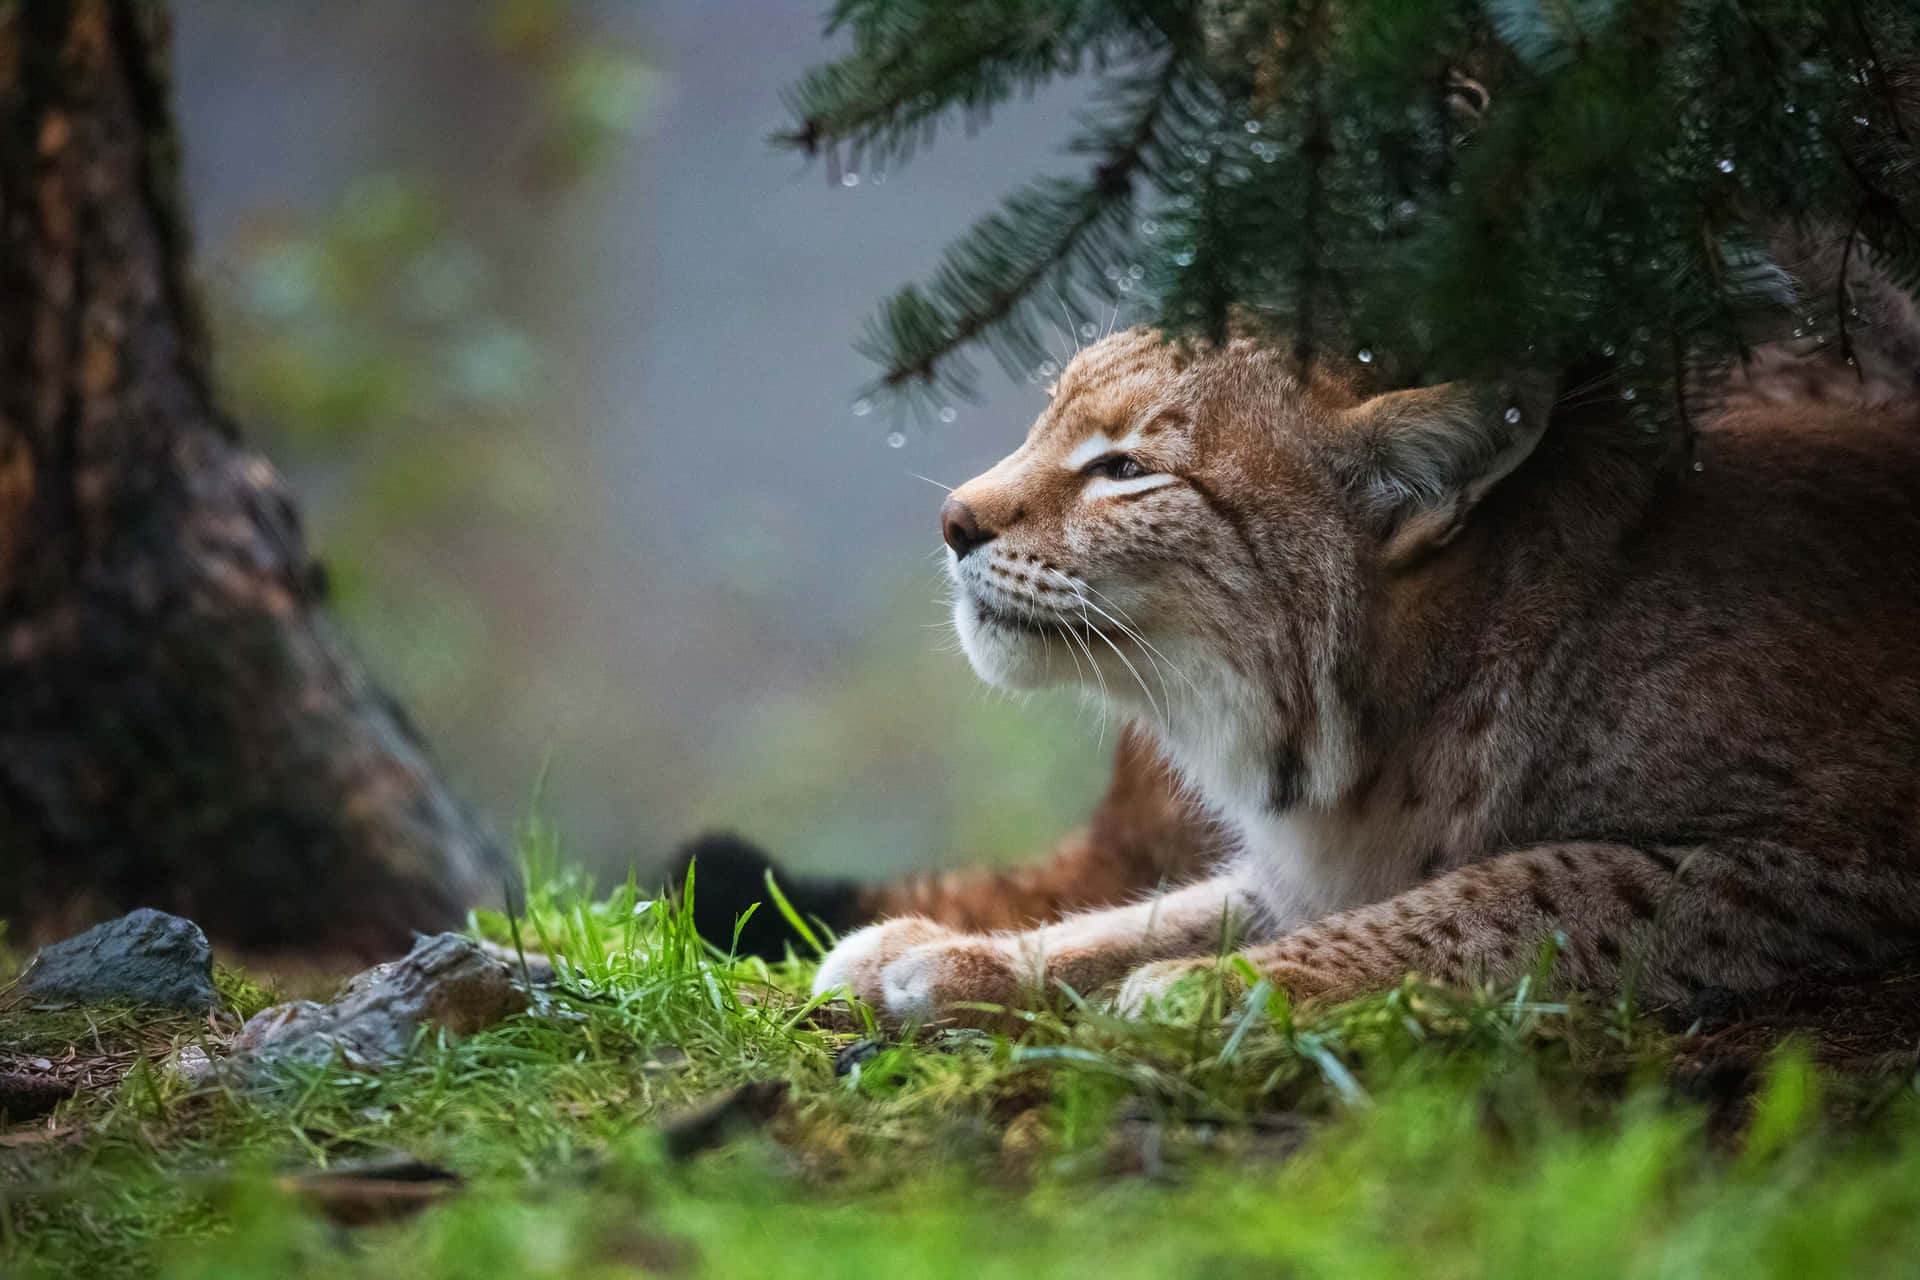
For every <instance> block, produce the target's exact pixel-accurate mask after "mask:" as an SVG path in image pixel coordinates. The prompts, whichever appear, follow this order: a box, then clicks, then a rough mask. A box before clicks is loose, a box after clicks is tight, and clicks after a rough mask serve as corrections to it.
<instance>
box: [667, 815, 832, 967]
mask: <svg viewBox="0 0 1920 1280" xmlns="http://www.w3.org/2000/svg"><path fill="white" fill-rule="evenodd" d="M689 863H692V864H693V865H694V873H693V926H694V928H696V929H698V930H699V931H700V936H701V937H703V938H705V939H706V940H707V941H708V942H711V943H712V944H713V945H714V946H716V947H719V948H720V949H721V950H723V951H724V950H726V949H727V948H728V947H731V946H734V945H735V944H734V938H733V930H734V925H735V922H737V921H738V920H739V919H740V917H741V916H742V915H744V914H746V911H747V908H749V907H751V906H752V905H753V904H754V903H756V902H757V903H760V904H761V905H760V909H759V910H758V911H755V912H754V913H753V918H752V919H751V920H749V921H747V923H746V927H745V928H743V929H741V930H740V941H739V944H738V947H737V950H738V952H739V954H741V955H743V956H748V955H750V956H764V957H766V958H767V959H769V960H777V959H779V958H780V957H781V956H782V955H784V954H785V953H786V949H787V947H788V946H792V947H793V950H794V953H795V954H796V955H805V954H806V953H807V945H806V942H805V941H804V940H803V939H802V938H801V937H800V935H799V934H797V933H795V932H794V929H793V926H792V925H790V924H788V923H787V919H786V917H785V916H783V915H781V914H780V909H779V908H778V907H777V906H775V905H774V904H773V902H772V901H770V899H769V896H768V894H767V872H769V871H771V872H773V877H774V880H775V882H776V883H778V884H779V886H780V892H781V893H783V894H785V895H786V897H787V901H788V902H790V903H792V904H793V908H794V910H796V911H798V912H799V913H800V918H801V919H803V920H805V921H806V922H807V923H808V924H809V925H814V922H815V921H816V920H818V921H821V922H824V923H825V924H826V925H827V927H828V928H830V929H832V930H833V931H834V932H835V933H844V932H845V931H847V930H848V929H851V928H853V927H854V926H855V925H859V924H864V923H865V920H864V919H862V918H861V915H860V902H859V897H860V895H859V887H858V886H857V885H856V884H855V883H854V882H853V881H851V880H829V879H824V878H821V877H816V876H793V875H789V874H787V873H786V872H784V871H782V870H781V869H780V866H779V864H778V863H776V862H775V861H774V860H773V859H772V858H771V857H769V856H768V855H767V853H766V851H765V850H763V849H761V848H760V846H759V845H757V844H754V843H753V842H752V841H749V840H746V839H744V838H742V837H740V836H737V835H734V834H733V833H731V832H708V833H707V834H705V835H702V836H696V837H695V838H694V839H692V840H689V841H688V842H687V843H685V844H683V845H681V846H680V848H679V850H678V851H677V852H675V854H674V855H673V861H672V862H671V863H670V864H669V866H668V872H667V876H668V880H667V887H668V888H669V889H670V890H672V891H673V892H674V893H678V892H680V890H681V888H682V886H684V885H685V884H686V882H687V866H688V864H689ZM815 930H816V932H817V931H818V927H817V926H815ZM822 941H823V942H824V941H825V939H824V938H823V939H822Z"/></svg>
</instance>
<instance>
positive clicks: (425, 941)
mask: <svg viewBox="0 0 1920 1280" xmlns="http://www.w3.org/2000/svg"><path fill="white" fill-rule="evenodd" d="M527 1003H528V995H527V992H526V990H525V989H524V988H523V987H521V986H520V985H519V984H518V983H517V982H516V981H515V975H514V973H513V972H512V970H510V969H509V968H508V967H507V965H506V964H505V963H504V962H503V961H501V960H500V959H499V958H498V957H497V956H494V955H490V954H488V952H487V951H486V950H485V949H484V948H483V947H482V945H481V944H480V943H477V942H475V941H474V940H473V939H471V938H464V937H461V936H460V935H459V934H457V933H442V934H438V935H436V936H434V937H431V938H422V939H421V940H420V941H419V942H418V943H416V944H415V945H414V948H413V950H412V951H410V952H408V953H407V955H406V956H405V957H403V958H402V959H399V960H393V961H389V962H388V963H386V964H381V965H375V966H374V967H373V968H371V969H368V970H367V971H366V972H364V973H361V974H358V975H356V976H355V977H353V978H351V979H349V980H348V982H347V985H346V986H345V987H343V988H342V989H341V991H340V994H339V995H338V996H336V997H334V999H333V1000H331V1001H330V1002H328V1003H326V1004H316V1003H314V1002H313V1001H311V1000H295V1001H293V1002H292V1003H290V1004H280V1005H275V1006H274V1007H273V1008H271V1009H263V1010H261V1011H260V1012H259V1013H256V1014H255V1015H254V1016H253V1017H251V1018H249V1019H247V1025H246V1026H244V1027H242V1028H241V1029H240V1036H239V1039H238V1040H236V1041H235V1042H234V1046H233V1056H232V1058H231V1059H230V1062H231V1063H232V1065H234V1066H235V1067H238V1068H239V1069H240V1070H241V1071H242V1072H243V1073H245V1074H249V1075H254V1076H258V1075H261V1074H263V1073H270V1069H271V1068H272V1067H274V1066H276V1065H279V1064H283V1063H298V1064H308V1065H319V1064H322V1063H327V1062H332V1061H334V1060H335V1059H336V1058H337V1059H339V1060H341V1061H344V1062H346V1063H348V1064H349V1065H352V1066H360V1067H374V1066H379V1065H380V1064H382V1063H386V1062H392V1061H394V1060H395V1059H397V1058H400V1057H402V1056H403V1055H405V1053H406V1052H407V1049H408V1048H409V1047H410V1046H411V1045H412V1044H413V1040H414V1037H415V1035H417V1034H418V1033H419V1031H420V1028H422V1027H425V1026H429V1025H432V1026H441V1027H445V1028H446V1029H447V1030H449V1031H452V1032H454V1033H456V1034H458V1035H471V1034H472V1033H474V1032H475V1031H480V1030H483V1029H485V1028H487V1027H490V1026H492V1025H493V1024H494V1023H496V1022H499V1021H500V1020H501V1019H503V1018H506V1017H508V1016H510V1015H512V1014H515V1013H519V1012H520V1011H521V1010H523V1009H525V1008H526V1007H527Z"/></svg>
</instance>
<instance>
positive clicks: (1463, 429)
mask: <svg viewBox="0 0 1920 1280" xmlns="http://www.w3.org/2000/svg"><path fill="white" fill-rule="evenodd" d="M1552 406H1553V392H1552V388H1551V384H1549V383H1548V382H1547V381H1546V380H1545V379H1531V378H1529V379H1521V380H1516V381H1512V382H1508V383H1504V384H1502V385H1499V386H1492V387H1488V386H1468V385H1464V384H1460V383H1447V384H1446V385H1444V386H1438V387H1422V388H1419V389H1416V390H1412V391H1391V392H1388V393H1387V394H1385V395H1379V396H1375V397H1373V399H1371V400H1367V401H1365V402H1363V403H1361V404H1359V405H1356V406H1354V407H1353V408H1351V409H1349V410H1347V411H1346V413H1345V414H1344V415H1343V416H1344V421H1343V423H1342V426H1343V427H1344V428H1345V439H1344V441H1343V444H1342V452H1343V456H1342V458H1341V466H1340V470H1341V473H1342V479H1343V480H1344V481H1345V482H1346V484H1347V486H1348V488H1349V490H1350V491H1351V493H1352V495H1353V498H1354V501H1355V502H1356V504H1357V505H1358V507H1359V509H1360V511H1361V513H1362V515H1363V516H1364V517H1365V518H1366V519H1367V520H1368V521H1370V522H1371V523H1372V524H1373V525H1374V527H1375V528H1376V529H1377V530H1378V531H1379V534H1380V537H1381V539H1382V543H1383V546H1382V552H1383V554H1384V556H1385V558H1386V559H1387V561H1388V562H1389V563H1393V562H1398V561H1401V560H1405V559H1407V558H1409V557H1411V556H1414V555H1417V554H1419V553H1420V552H1421V551H1423V550H1425V549H1428V548H1432V547H1439V546H1444V545H1445V544H1446V543H1447V542H1449V541H1451V540H1452V538H1453V537H1454V535H1456V534H1457V533H1459V532H1460V530H1461V528H1462V527H1464V525H1465V523H1466V519H1467V516H1468V514H1469V513H1470V512H1471V511H1472V510H1473V508H1474V506H1475V504H1476V503H1478V502H1479V501H1480V499H1481V498H1482V497H1484V496H1485V495H1486V493H1487V491H1488V490H1490V489H1492V488H1493V486H1494V485H1496V484H1498V483H1499V482H1500V481H1501V480H1502V479H1503V478H1505V476H1506V475H1507V473H1509V472H1510V471H1512V470H1513V469H1514V468H1515V467H1517V466H1519V465H1520V464H1521V463H1522V462H1524V461H1525V460H1526V458H1527V455H1528V454H1530V453H1532V452H1533V447H1534V446H1535V445H1536V444H1538V443H1539V442H1540V436H1541V434H1542V433H1543V432H1544V431H1545V430H1546V426H1547V414H1548V411H1549V410H1550V409H1551V408H1552Z"/></svg>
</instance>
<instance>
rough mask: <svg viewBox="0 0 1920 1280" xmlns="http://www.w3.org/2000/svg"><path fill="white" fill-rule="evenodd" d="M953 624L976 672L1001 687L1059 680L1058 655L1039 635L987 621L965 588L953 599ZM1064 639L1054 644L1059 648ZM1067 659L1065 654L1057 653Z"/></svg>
mask: <svg viewBox="0 0 1920 1280" xmlns="http://www.w3.org/2000/svg"><path fill="white" fill-rule="evenodd" d="M953 626H954V630H955V631H957V632H959V633H960V648H961V649H962V650H963V651H964V652H965V653H966V655H967V661H968V662H970V663H972V664H973V671H974V674H975V675H977V676H979V677H980V678H981V679H982V680H985V681H986V682H987V683H988V684H990V685H994V686H996V687H998V688H1001V689H1039V688H1042V687H1044V686H1046V685H1049V684H1053V683H1055V682H1056V681H1057V680H1058V679H1059V675H1058V673H1057V672H1056V671H1055V670H1054V669H1053V664H1054V660H1055V658H1056V656H1058V655H1056V654H1054V653H1052V652H1050V651H1049V645H1048V643H1047V642H1046V641H1044V640H1042V639H1041V638H1040V637H1039V636H1036V635H1032V634H1029V633H1028V632H1025V631H1013V630H1009V629H1008V628H1006V627H1001V626H996V625H995V624H993V623H991V622H987V621H985V620H984V619H982V618H981V617H980V615H979V614H978V613H976V612H975V611H974V608H973V604H972V602H971V601H970V600H968V599H967V596H966V593H965V592H964V591H962V592H960V593H959V594H958V595H957V597H956V598H955V600H954V602H953ZM1065 643H1066V641H1065V640H1064V639H1062V640H1060V641H1057V642H1055V644H1054V645H1052V646H1051V647H1052V648H1053V649H1058V647H1059V646H1060V645H1062V644H1065ZM1058 660H1059V661H1060V662H1065V661H1066V658H1065V657H1064V656H1058Z"/></svg>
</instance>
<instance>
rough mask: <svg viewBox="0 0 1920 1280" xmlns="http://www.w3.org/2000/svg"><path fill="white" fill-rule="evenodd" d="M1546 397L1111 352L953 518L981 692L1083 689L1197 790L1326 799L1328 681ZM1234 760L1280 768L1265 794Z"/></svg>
mask: <svg viewBox="0 0 1920 1280" xmlns="http://www.w3.org/2000/svg"><path fill="white" fill-rule="evenodd" d="M1544 399H1545V398H1544V397H1542V396H1540V395H1538V394H1522V393H1516V392H1512V391H1506V392H1504V393H1503V392H1500V391H1489V390H1469V389H1462V388H1457V387H1436V388H1431V389H1424V390H1418V391H1405V392H1394V393H1390V394H1386V395H1380V396H1374V397H1372V398H1366V399H1362V398H1360V397H1358V396H1356V395H1354V394H1353V393H1352V392H1351V391H1350V390H1348V389H1347V388H1346V387H1345V386H1344V385H1343V384H1338V383H1335V382H1331V381H1326V380H1316V381H1315V382H1313V383H1312V384H1308V383H1303V382H1302V381H1301V380H1300V379H1298V378H1296V377H1294V376H1293V375H1292V374H1291V373H1289V372H1288V368H1287V363H1286V361H1285V360H1284V359H1283V358H1282V356H1281V355H1280V354H1279V353H1278V352H1277V351H1275V350H1273V349H1272V348H1270V347H1266V346H1262V345H1259V344H1256V343H1253V342H1249V341H1236V342H1234V343H1232V344H1230V345H1228V346H1226V347H1224V348H1214V349H1204V350H1200V351H1197V352H1196V351H1194V350H1191V349H1187V348H1183V347H1181V346H1178V345H1174V344H1169V343H1167V342H1165V341H1163V340H1162V339H1161V337H1160V335H1158V334H1157V333H1154V332H1152V331H1148V330H1144V329H1136V330H1133V331H1130V332H1127V333H1122V334H1117V335H1115V336H1114V337H1111V338H1108V339H1107V340H1105V341H1103V342H1101V343H1099V344H1098V345H1096V346H1093V347H1089V348H1088V349H1086V350H1085V351H1083V352H1081V353H1080V354H1079V355H1078V356H1076V357H1075V358H1074V360H1073V361H1072V363H1070V364H1069V365H1068V366H1067V368H1066V370H1065V371H1064V372H1063V373H1062V374H1061V376H1060V380H1059V382H1058V384H1057V385H1056V387H1055V389H1054V393H1053V397H1052V400H1051V402H1050V403H1049V404H1048V406H1047V408H1046V411H1045V412H1043V413H1042V414H1041V415H1040V418H1039V420H1038V421H1037V422H1036V423H1035V424H1034V426H1033V429H1032V430H1031V431H1030V432H1029V433H1028V435H1027V439H1026V442H1025V443H1024V444H1022V445H1021V446H1020V448H1019V449H1018V450H1016V451H1015V452H1014V453H1012V454H1011V455H1009V456H1008V457H1007V458H1005V459H1003V460H1002V461H1001V462H1000V463H999V464H998V465H996V466H995V467H994V468H993V469H992V470H990V471H988V472H986V473H985V474H984V475H981V476H978V477H976V478H974V479H972V480H969V481H968V482H967V483H965V484H963V485H961V486H960V487H959V488H958V489H955V490H954V491H953V493H952V494H951V495H950V496H949V497H948V499H947V501H946V504H945V505H944V507H943V508H942V510H941V526H942V533H943V536H944V537H945V540H946V544H947V548H948V568H949V572H950V574H951V576H952V579H953V582H954V585H955V593H954V596H955V598H954V622H955V626H956V627H957V628H958V631H959V635H960V640H961V644H962V646H963V647H964V649H965V651H966V653H967V656H968V658H969V659H970V660H971V662H972V663H973V666H974V669H975V671H977V672H978V673H979V674H980V676H981V677H982V678H983V679H985V680H987V681H989V682H990V683H993V684H996V685H1000V686H1002V687H1007V688H1037V687H1041V686H1045V685H1050V684H1061V683H1076V684H1079V685H1081V686H1083V687H1085V688H1087V689H1088V690H1090V691H1091V692H1092V693H1093V694H1094V696H1095V697H1096V698H1098V699H1099V700H1101V701H1102V702H1104V703H1106V704H1108V705H1109V706H1111V707H1112V708H1113V709H1114V710H1116V711H1119V712H1121V713H1123V714H1125V715H1128V716H1138V717H1139V718H1140V719H1141V720H1142V721H1143V722H1144V723H1146V724H1148V725H1150V726H1152V727H1155V728H1156V729H1157V730H1158V731H1159V732H1160V733H1161V736H1162V739H1163V741H1164V742H1165V743H1166V744H1167V745H1168V747H1169V749H1170V751H1171V754H1172V755H1173V757H1174V759H1175V760H1176V762H1178V763H1180V764H1181V765H1182V767H1183V768H1184V769H1185V770H1186V772H1187V773H1188V774H1189V776H1190V777H1194V780H1195V781H1197V782H1199V783H1200V784H1201V785H1202V787H1203V789H1217V788H1218V787H1220V786H1226V787H1228V788H1229V789H1231V790H1235V791H1238V792H1242V793H1245V792H1248V791H1250V790H1251V791H1256V792H1260V793H1263V794H1261V795H1259V796H1254V795H1242V796H1241V797H1240V799H1242V800H1243V801H1245V802H1248V803H1259V804H1263V805H1266V806H1268V807H1286V806H1287V805H1290V804H1292V803H1294V802H1295V801H1297V800H1299V799H1301V798H1303V797H1311V796H1314V795H1323V796H1324V797H1325V798H1328V799H1331V798H1332V797H1333V796H1334V795H1337V794H1338V792H1339V791H1340V790H1341V789H1344V785H1345V779H1344V778H1343V777H1342V776H1341V775H1342V774H1343V772H1344V771H1345V762H1346V759H1347V754H1348V753H1347V750H1346V747H1345V745H1344V744H1345V742H1346V736H1347V735H1346V731H1345V728H1344V713H1343V708H1342V705H1341V699H1340V697H1339V695H1338V680H1337V674H1338V670H1339V667H1340V662H1341V659H1342V656H1343V653H1344V652H1346V651H1347V650H1348V649H1350V647H1351V646H1353V645H1354V644H1355V643H1356V639H1357V636H1358V633H1359V629H1360V627H1361V622H1362V617H1363V610H1364V609H1365V607H1366V604H1367V602H1368V601H1367V597H1368V594H1369V592H1371V591H1374V590H1375V589H1376V587H1375V585H1374V584H1376V583H1378V582H1381V581H1383V580H1386V579H1390V578H1391V577H1392V576H1393V573H1394V570H1395V567H1396V566H1405V565H1411V564H1414V563H1418V562H1420V561H1421V560H1422V559H1424V558H1425V557H1426V556H1427V555H1428V554H1429V553H1431V552H1432V551H1433V550H1434V549H1436V548H1439V547H1442V546H1444V545H1446V544H1447V543H1448V542H1449V541H1450V540H1451V539H1452V538H1453V537H1454V536H1455V534H1456V533H1458V532H1459V530H1460V529H1461V528H1462V527H1464V525H1465V523H1466V522H1467V520H1468V518H1469V516H1470V513H1471V511H1472V509H1473V507H1474V504H1475V503H1476V502H1477V501H1478V500H1479V498H1480V496H1481V495H1482V494H1484V493H1485V492H1486V491H1487V490H1488V489H1489V488H1490V487H1491V486H1492V485H1493V484H1494V483H1495V482H1496V481H1497V480H1499V479H1500V478H1501V477H1502V476H1504V475H1505V474H1506V473H1507V472H1508V471H1510V470H1511V469H1512V468H1513V467H1514V466H1516V465H1517V464H1518V463H1519V462H1520V461H1521V460H1522V459H1523V458H1524V457H1525V456H1526V454H1527V453H1528V451H1529V450H1530V449H1531V448H1532V446H1533V444H1534V442H1535V441H1536V440H1537V439H1538V437H1539V434H1540V430H1541V428H1542V426H1543V424H1544V419H1545V408H1546V405H1545V403H1544ZM1236 753H1238V754H1239V755H1242V756H1249V757H1258V758H1264V759H1266V760H1267V761H1268V763H1266V764H1262V765H1261V766H1260V767H1259V769H1258V772H1259V773H1260V775H1261V776H1260V778H1259V779H1258V780H1249V779H1248V778H1246V777H1243V776H1240V775H1244V774H1246V773H1247V770H1248V768H1250V767H1251V766H1250V765H1249V764H1248V763H1247V762H1246V761H1244V760H1242V761H1240V762H1238V763H1231V764H1230V763H1227V762H1226V761H1225V759H1224V757H1226V756H1229V755H1234V754H1236ZM1273 760H1279V761H1282V762H1283V763H1282V764H1279V765H1276V764H1273V763H1272V761H1273ZM1289 761H1290V762H1291V763H1286V762H1289ZM1224 772H1232V773H1233V774H1234V775H1235V777H1236V778H1237V779H1238V780H1237V781H1229V780H1227V779H1226V778H1225V777H1224ZM1196 774H1198V775H1201V776H1195V775H1196ZM1206 775H1220V776H1215V777H1213V778H1211V779H1210V778H1209V777H1208V776H1206Z"/></svg>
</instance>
